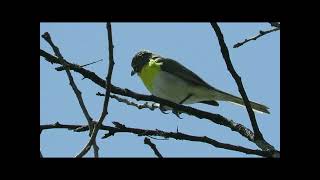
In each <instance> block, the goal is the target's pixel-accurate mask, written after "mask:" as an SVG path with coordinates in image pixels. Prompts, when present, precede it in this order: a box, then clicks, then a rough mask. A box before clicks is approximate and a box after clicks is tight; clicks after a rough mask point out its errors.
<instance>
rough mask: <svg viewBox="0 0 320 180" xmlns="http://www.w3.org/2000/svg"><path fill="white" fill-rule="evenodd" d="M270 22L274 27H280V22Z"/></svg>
mask: <svg viewBox="0 0 320 180" xmlns="http://www.w3.org/2000/svg"><path fill="white" fill-rule="evenodd" d="M269 24H270V25H271V26H273V27H277V28H280V23H279V22H269Z"/></svg>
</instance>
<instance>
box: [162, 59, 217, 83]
mask: <svg viewBox="0 0 320 180" xmlns="http://www.w3.org/2000/svg"><path fill="white" fill-rule="evenodd" d="M158 62H162V63H163V64H162V65H161V70H163V71H165V72H168V73H170V74H173V75H175V76H177V77H180V78H181V79H184V80H186V81H188V82H191V83H193V84H194V85H196V86H204V87H207V88H209V89H214V88H213V87H212V86H210V85H209V84H208V83H206V82H205V81H204V80H202V79H201V78H200V77H199V76H198V75H196V74H195V73H194V72H192V71H191V70H189V69H187V68H186V67H184V66H183V65H182V64H180V63H178V62H177V61H174V60H172V59H169V58H161V59H159V60H158Z"/></svg>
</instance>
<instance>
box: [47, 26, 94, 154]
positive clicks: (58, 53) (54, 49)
mask: <svg viewBox="0 0 320 180" xmlns="http://www.w3.org/2000/svg"><path fill="white" fill-rule="evenodd" d="M41 37H42V38H43V39H45V40H46V41H47V42H48V43H49V45H50V46H51V48H52V49H53V51H54V54H55V55H56V56H57V57H58V59H57V60H58V61H59V62H60V63H61V64H62V66H63V67H64V69H65V70H66V72H67V76H68V79H69V82H70V86H71V87H72V89H73V91H74V93H75V94H76V97H77V99H78V102H79V104H80V107H81V110H82V112H83V114H84V116H85V117H86V119H87V121H88V124H89V127H90V131H89V135H90V134H91V133H92V130H93V127H92V118H91V116H90V115H89V112H88V110H87V108H86V106H85V104H84V102H83V99H82V95H81V91H80V90H79V89H78V87H77V85H76V83H75V82H74V80H73V77H72V75H71V72H70V68H69V66H68V63H66V61H65V60H64V58H63V56H62V54H61V53H60V50H59V48H58V47H57V46H56V45H55V44H54V43H53V41H52V39H51V36H50V34H49V33H48V32H45V33H44V34H43V35H42V36H41ZM93 144H94V155H95V157H98V156H99V155H98V150H99V147H98V145H97V144H96V141H94V143H93Z"/></svg>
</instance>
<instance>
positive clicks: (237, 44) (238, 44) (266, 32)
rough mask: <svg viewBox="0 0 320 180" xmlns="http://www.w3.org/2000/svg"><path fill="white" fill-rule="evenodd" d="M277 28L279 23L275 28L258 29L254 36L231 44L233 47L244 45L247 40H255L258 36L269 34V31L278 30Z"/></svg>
mask: <svg viewBox="0 0 320 180" xmlns="http://www.w3.org/2000/svg"><path fill="white" fill-rule="evenodd" d="M278 30H280V25H279V27H276V28H273V29H270V30H266V31H259V34H258V35H256V36H254V37H252V38H249V39H245V40H244V41H242V42H238V43H236V44H235V45H233V48H238V47H240V46H242V45H244V44H245V43H247V42H249V41H253V40H257V39H258V38H260V37H262V36H264V35H266V34H269V33H272V32H274V31H278Z"/></svg>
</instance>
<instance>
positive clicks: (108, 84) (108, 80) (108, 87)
mask: <svg viewBox="0 0 320 180" xmlns="http://www.w3.org/2000/svg"><path fill="white" fill-rule="evenodd" d="M107 31H108V42H109V67H108V74H107V76H106V84H105V86H104V87H106V96H105V98H104V102H103V109H102V113H101V116H100V118H99V121H98V123H97V124H96V125H95V126H94V129H93V133H92V135H91V138H90V140H89V142H88V143H87V145H86V146H85V147H84V148H83V149H82V151H81V152H80V153H79V154H78V155H77V156H76V157H83V156H84V155H85V154H86V153H87V152H88V149H90V147H91V145H92V144H93V143H94V142H95V141H96V137H97V134H98V131H99V129H100V127H101V125H102V122H103V121H104V119H105V117H106V116H107V114H108V105H109V99H110V92H111V78H112V72H113V66H114V60H113V43H112V30H111V23H110V22H108V23H107Z"/></svg>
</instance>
